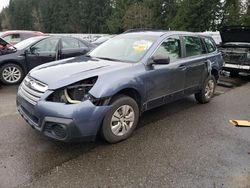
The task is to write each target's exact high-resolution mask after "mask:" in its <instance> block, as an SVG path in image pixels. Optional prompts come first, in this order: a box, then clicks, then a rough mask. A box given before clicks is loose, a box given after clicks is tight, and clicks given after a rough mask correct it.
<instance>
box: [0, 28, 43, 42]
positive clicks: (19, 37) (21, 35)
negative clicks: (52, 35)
mask: <svg viewBox="0 0 250 188" xmlns="http://www.w3.org/2000/svg"><path fill="white" fill-rule="evenodd" d="M42 35H45V34H44V33H42V32H40V31H23V30H15V31H14V30H13V31H4V32H1V33H0V37H1V38H2V39H4V40H5V41H6V42H8V43H10V44H11V45H15V44H17V43H19V42H21V41H23V40H25V39H28V38H30V37H35V36H42Z"/></svg>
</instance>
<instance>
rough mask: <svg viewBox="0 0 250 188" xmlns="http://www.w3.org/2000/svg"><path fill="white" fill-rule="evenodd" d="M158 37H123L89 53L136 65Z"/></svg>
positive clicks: (113, 39) (101, 57)
mask: <svg viewBox="0 0 250 188" xmlns="http://www.w3.org/2000/svg"><path fill="white" fill-rule="evenodd" d="M155 40H156V37H152V36H130V35H121V36H117V37H115V38H112V39H110V40H108V41H107V42H105V43H103V44H102V45H100V46H99V47H97V48H95V49H94V50H93V51H92V52H90V53H89V55H90V56H91V57H96V58H100V59H109V60H117V61H123V62H129V63H136V62H138V61H140V60H141V58H142V57H143V56H144V55H145V54H146V52H147V51H148V49H149V48H150V47H151V46H152V44H153V43H154V41H155Z"/></svg>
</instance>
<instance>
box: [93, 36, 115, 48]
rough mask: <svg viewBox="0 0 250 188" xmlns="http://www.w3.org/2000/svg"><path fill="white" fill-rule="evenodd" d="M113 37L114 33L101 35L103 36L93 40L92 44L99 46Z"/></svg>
mask: <svg viewBox="0 0 250 188" xmlns="http://www.w3.org/2000/svg"><path fill="white" fill-rule="evenodd" d="M113 37H114V35H107V36H103V37H100V38H98V39H96V40H95V41H94V42H92V44H94V45H96V46H99V45H100V44H102V43H104V42H106V41H108V40H109V39H112V38H113Z"/></svg>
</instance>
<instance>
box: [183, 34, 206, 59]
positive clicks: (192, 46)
mask: <svg viewBox="0 0 250 188" xmlns="http://www.w3.org/2000/svg"><path fill="white" fill-rule="evenodd" d="M183 38H184V44H185V48H186V57H192V56H197V55H201V54H205V53H206V50H205V48H204V46H203V45H202V43H201V39H200V38H199V37H193V36H185V37H183Z"/></svg>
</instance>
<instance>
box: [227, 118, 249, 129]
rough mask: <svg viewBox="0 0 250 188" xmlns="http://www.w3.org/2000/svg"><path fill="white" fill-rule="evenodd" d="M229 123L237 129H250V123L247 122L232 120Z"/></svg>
mask: <svg viewBox="0 0 250 188" xmlns="http://www.w3.org/2000/svg"><path fill="white" fill-rule="evenodd" d="M229 122H230V123H232V124H233V125H234V126H237V127H250V121H246V120H230V121H229Z"/></svg>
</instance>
